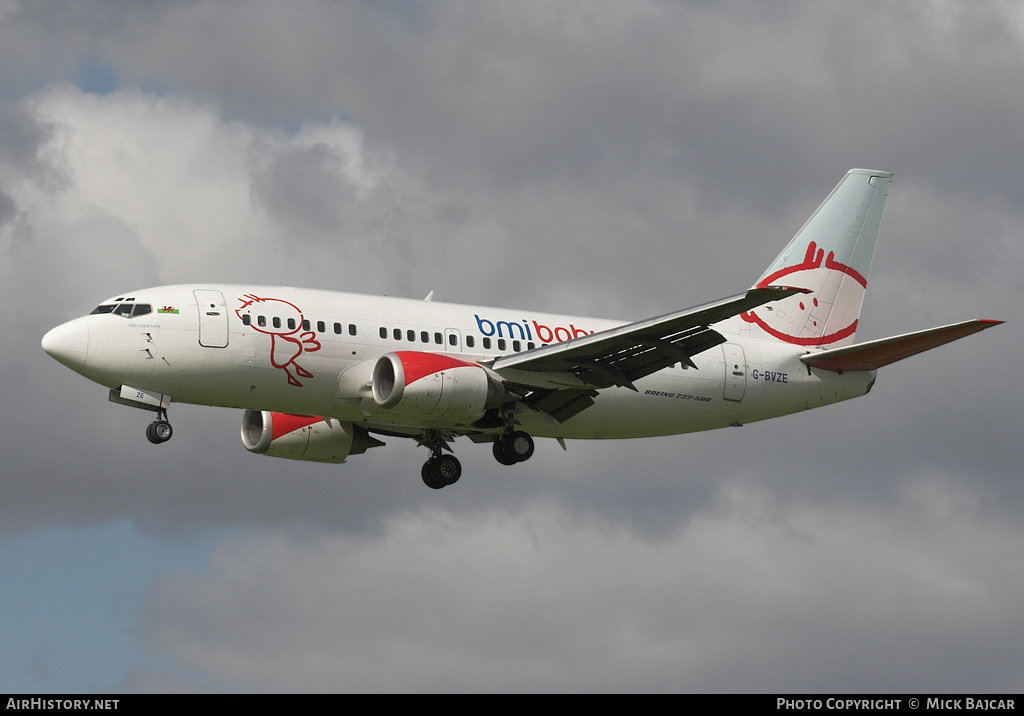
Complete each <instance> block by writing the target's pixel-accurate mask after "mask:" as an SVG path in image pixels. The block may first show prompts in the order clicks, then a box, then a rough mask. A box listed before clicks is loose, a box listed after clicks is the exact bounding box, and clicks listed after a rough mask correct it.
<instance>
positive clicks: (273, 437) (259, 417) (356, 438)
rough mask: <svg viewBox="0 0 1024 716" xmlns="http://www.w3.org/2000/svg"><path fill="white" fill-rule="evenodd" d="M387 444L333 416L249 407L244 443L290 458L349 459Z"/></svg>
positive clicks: (248, 447) (257, 450)
mask: <svg viewBox="0 0 1024 716" xmlns="http://www.w3.org/2000/svg"><path fill="white" fill-rule="evenodd" d="M383 444H384V443H382V442H380V441H379V440H377V439H375V438H372V437H370V434H369V433H368V432H366V430H365V429H363V428H360V427H358V426H355V425H353V424H352V423H345V422H341V421H339V420H334V419H333V418H328V419H327V421H326V422H325V421H324V419H323V418H320V417H316V416H313V415H293V414H291V413H272V412H270V411H268V410H263V411H259V410H246V411H245V413H244V414H243V415H242V445H244V446H245V449H246V450H248V451H249V452H254V453H258V454H260V455H270V456H271V457H283V458H287V459H289V460H313V461H315V462H345V458H347V457H348V456H349V455H355V454H358V453H362V452H366V449H367V448H370V447H374V446H376V445H383Z"/></svg>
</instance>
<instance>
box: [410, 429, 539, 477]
mask: <svg viewBox="0 0 1024 716" xmlns="http://www.w3.org/2000/svg"><path fill="white" fill-rule="evenodd" d="M512 421H513V416H512V414H511V413H509V414H508V416H506V419H505V429H504V430H503V431H502V433H501V435H499V436H498V437H496V438H495V440H494V448H493V450H494V459H495V460H497V461H498V462H500V463H501V464H502V465H515V464H516V463H517V462H525V461H526V460H529V459H530V458H531V457H533V448H534V444H533V438H532V437H530V435H529V433H525V432H523V431H522V430H513V429H512V424H513V423H512ZM419 443H420V445H424V446H426V447H429V448H430V459H429V460H427V461H426V462H425V463H423V468H422V469H421V470H420V476H421V477H422V478H423V483H424V484H425V485H426V486H427V487H429V488H432V489H434V490H440V489H441V488H442V487H447V486H448V485H452V484H454V483H456V482H458V479H459V478H460V477H462V463H460V462H459V459H458V458H457V457H455V456H454V455H451V454H449V453H445V452H444V450H449V451H450V450H451V448H450V447H449V446H448V441H447V440H446V439H445V437H444V435H442V434H441V433H440V432H439V431H436V430H430V431H428V432H427V433H426V434H425V435H424V436H422V437H421V438H420V440H419Z"/></svg>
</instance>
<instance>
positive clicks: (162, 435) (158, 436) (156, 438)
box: [146, 409, 174, 445]
mask: <svg viewBox="0 0 1024 716" xmlns="http://www.w3.org/2000/svg"><path fill="white" fill-rule="evenodd" d="M173 434H174V430H172V429H171V424H170V423H169V422H168V421H167V411H166V410H164V409H160V410H159V411H157V419H156V420H154V421H153V422H151V423H150V424H149V425H147V426H146V437H147V438H149V441H150V442H151V443H153V444H154V445H159V444H160V443H165V442H167V441H168V440H170V439H171V435H173Z"/></svg>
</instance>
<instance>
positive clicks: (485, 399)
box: [370, 351, 505, 423]
mask: <svg viewBox="0 0 1024 716" xmlns="http://www.w3.org/2000/svg"><path fill="white" fill-rule="evenodd" d="M370 386H371V389H372V392H373V401H374V402H375V403H376V404H377V405H378V406H380V407H381V408H386V409H388V410H393V411H394V412H396V413H401V414H403V415H433V416H445V417H450V418H453V419H454V420H456V421H459V422H466V423H472V422H475V421H477V420H479V419H480V418H482V417H483V416H484V413H486V412H487V411H488V410H490V409H492V408H497V407H498V406H500V405H501V403H502V401H503V400H504V399H505V388H504V386H503V385H502V384H501V381H499V380H498V379H496V378H494V377H492V375H491V374H490V373H489V372H488V371H487V369H485V368H484V367H483V366H481V365H479V364H477V363H469V362H467V361H464V360H459V359H458V358H451V357H450V356H445V355H440V354H438V353H422V352H420V351H397V352H395V353H385V354H384V355H382V356H381V357H380V358H378V359H377V363H376V365H374V367H373V378H372V379H371V381H370Z"/></svg>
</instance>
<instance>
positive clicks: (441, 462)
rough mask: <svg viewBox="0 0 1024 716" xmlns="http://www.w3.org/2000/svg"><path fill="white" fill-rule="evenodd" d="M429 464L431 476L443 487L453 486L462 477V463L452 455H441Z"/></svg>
mask: <svg viewBox="0 0 1024 716" xmlns="http://www.w3.org/2000/svg"><path fill="white" fill-rule="evenodd" d="M430 463H431V464H430V474H431V476H432V477H433V478H434V479H435V480H437V481H439V482H442V483H444V484H445V485H453V484H455V483H456V482H458V481H459V478H460V477H462V463H461V462H459V458H457V457H455V456H454V455H441V456H439V457H435V458H434V459H433V460H431V461H430Z"/></svg>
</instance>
